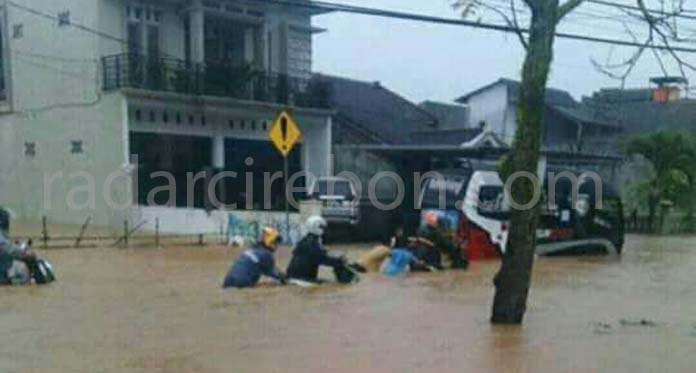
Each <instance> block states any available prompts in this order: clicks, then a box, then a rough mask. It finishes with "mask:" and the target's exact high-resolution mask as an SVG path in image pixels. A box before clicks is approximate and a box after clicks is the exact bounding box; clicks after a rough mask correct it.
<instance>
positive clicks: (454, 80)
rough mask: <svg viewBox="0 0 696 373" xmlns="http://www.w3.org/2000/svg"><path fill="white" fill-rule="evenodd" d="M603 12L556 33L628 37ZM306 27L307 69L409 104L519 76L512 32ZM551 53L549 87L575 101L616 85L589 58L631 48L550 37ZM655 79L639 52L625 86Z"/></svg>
mask: <svg viewBox="0 0 696 373" xmlns="http://www.w3.org/2000/svg"><path fill="white" fill-rule="evenodd" d="M330 1H332V2H335V3H342V4H354V5H361V6H369V7H377V8H382V9H390V10H402V11H409V12H417V13H422V14H429V15H435V16H441V17H450V18H455V17H458V16H459V14H458V13H457V12H455V11H454V10H453V9H452V8H451V7H450V6H449V5H448V4H449V1H448V0H330ZM490 1H492V2H495V1H501V0H490ZM502 1H504V0H502ZM617 1H619V0H617ZM624 1H627V0H624ZM609 14H616V13H612V11H611V9H606V8H601V7H598V6H595V5H583V6H582V7H581V8H580V9H579V10H578V11H577V13H576V14H574V15H573V17H571V18H569V19H568V20H567V21H566V22H565V23H564V24H563V26H562V30H563V31H568V32H573V33H582V34H586V35H595V36H604V37H613V38H622V39H626V40H630V36H629V35H628V34H627V33H625V32H624V31H623V26H622V25H621V23H619V22H617V21H616V20H604V21H602V20H600V19H601V17H599V16H600V15H609ZM483 17H484V18H483V20H484V21H490V22H497V21H498V20H499V19H498V18H495V15H494V14H492V13H487V14H484V15H483ZM690 22H691V23H694V21H690ZM498 23H499V22H498ZM314 25H315V26H317V27H322V28H326V29H328V31H327V32H326V33H322V34H318V35H316V36H315V38H314V70H315V71H317V72H321V73H326V74H334V75H339V76H344V77H349V78H354V79H360V80H366V81H380V82H381V83H382V84H383V85H384V86H386V87H388V88H390V89H392V90H394V91H396V92H398V93H400V94H402V95H404V96H405V97H407V98H409V99H411V100H413V101H416V102H420V101H423V100H439V101H451V100H452V99H454V98H455V97H458V96H460V95H462V94H464V93H466V92H468V91H471V90H473V89H476V88H478V87H480V86H482V85H485V84H488V83H490V82H492V81H495V80H497V79H498V78H500V77H507V78H514V79H518V78H519V70H520V67H521V63H522V58H523V54H522V52H523V49H522V48H521V46H520V44H519V41H518V40H517V38H516V36H515V35H512V34H507V35H506V34H502V33H498V32H494V31H486V30H482V29H472V28H466V27H456V26H444V25H436V24H426V23H417V22H412V21H403V20H394V19H386V18H376V17H370V16H362V15H353V14H342V13H331V14H326V15H321V16H318V17H316V18H315V20H314ZM643 29H644V27H642V26H641V25H639V24H636V25H635V27H634V32H635V33H636V34H637V35H638V36H640V35H641V32H642V30H643ZM555 50H556V57H555V62H554V64H553V68H552V74H551V80H550V85H551V86H552V87H556V88H561V89H565V90H568V91H569V92H571V94H573V96H575V97H576V98H578V99H579V98H580V97H581V96H582V95H589V94H591V93H592V92H593V91H595V90H597V89H599V88H602V87H617V86H618V84H619V83H618V82H617V81H616V80H612V79H610V78H608V77H606V76H605V75H603V74H601V73H600V72H598V71H597V70H596V69H595V68H594V67H593V66H592V63H591V58H594V59H595V60H599V61H606V60H607V59H608V58H610V57H611V58H613V59H614V61H617V60H618V59H620V57H621V56H622V55H623V56H628V55H629V54H630V53H631V51H632V50H631V49H627V48H613V49H612V48H611V47H608V46H605V45H598V44H592V43H587V42H579V41H571V40H560V39H557V43H556V49H555ZM688 58H690V59H691V60H692V61H694V60H696V58H694V57H688ZM694 62H696V61H694ZM674 71H676V70H674ZM660 75H661V70H660V69H659V66H658V65H657V63H656V62H655V59H654V58H653V57H652V55H651V54H646V56H645V58H643V60H642V62H641V63H640V64H639V65H638V66H637V67H636V69H635V71H634V72H633V73H632V74H631V77H630V79H629V80H628V82H627V86H628V87H635V86H646V85H647V84H648V79H649V78H650V77H652V76H660Z"/></svg>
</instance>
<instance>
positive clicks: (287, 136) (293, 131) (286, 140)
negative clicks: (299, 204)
mask: <svg viewBox="0 0 696 373" xmlns="http://www.w3.org/2000/svg"><path fill="white" fill-rule="evenodd" d="M269 137H270V139H271V142H272V143H273V145H275V147H276V149H277V150H278V152H280V155H282V156H283V179H284V181H285V232H286V235H288V236H289V235H290V196H289V193H290V192H289V191H290V188H289V185H288V182H289V178H290V177H289V175H288V174H289V173H290V170H289V165H288V155H290V152H291V151H292V149H293V148H294V147H295V145H297V142H298V141H300V139H301V138H302V132H301V131H300V129H299V128H298V126H297V123H295V121H294V120H293V119H292V117H291V116H290V114H288V113H287V111H283V112H281V113H280V115H278V118H276V120H275V121H274V122H273V125H272V126H271V130H270V132H269ZM288 238H289V237H285V239H288Z"/></svg>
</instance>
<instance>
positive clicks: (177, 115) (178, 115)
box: [176, 113, 181, 124]
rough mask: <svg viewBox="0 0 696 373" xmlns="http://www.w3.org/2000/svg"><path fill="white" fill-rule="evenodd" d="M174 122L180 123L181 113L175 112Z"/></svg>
mask: <svg viewBox="0 0 696 373" xmlns="http://www.w3.org/2000/svg"><path fill="white" fill-rule="evenodd" d="M176 124H181V113H176Z"/></svg>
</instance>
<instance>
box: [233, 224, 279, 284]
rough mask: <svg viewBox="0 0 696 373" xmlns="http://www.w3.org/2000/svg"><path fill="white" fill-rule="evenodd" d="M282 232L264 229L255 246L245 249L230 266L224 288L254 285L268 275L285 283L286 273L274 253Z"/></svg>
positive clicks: (268, 228)
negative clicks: (280, 269)
mask: <svg viewBox="0 0 696 373" xmlns="http://www.w3.org/2000/svg"><path fill="white" fill-rule="evenodd" d="M279 241H280V234H279V233H278V230H276V229H274V228H270V227H266V228H264V229H263V231H262V233H261V238H260V239H259V241H258V242H257V243H256V245H254V247H253V248H251V249H249V250H245V251H244V252H242V254H241V255H240V256H239V258H237V260H236V261H235V263H234V264H233V265H232V267H230V270H229V272H228V273H227V276H225V281H224V283H223V285H222V287H223V288H231V287H234V288H248V287H254V286H256V284H257V283H258V282H259V280H260V279H261V275H266V276H268V277H271V278H273V279H275V280H276V281H279V282H280V283H281V284H285V275H284V274H283V273H282V272H280V271H279V270H278V268H277V267H276V265H275V259H274V258H273V254H274V253H275V252H276V250H277V249H278V242H279Z"/></svg>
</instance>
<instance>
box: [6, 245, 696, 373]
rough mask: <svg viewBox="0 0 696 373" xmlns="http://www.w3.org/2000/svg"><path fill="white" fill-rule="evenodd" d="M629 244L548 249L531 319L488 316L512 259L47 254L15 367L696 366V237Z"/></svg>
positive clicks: (15, 303)
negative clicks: (44, 277)
mask: <svg viewBox="0 0 696 373" xmlns="http://www.w3.org/2000/svg"><path fill="white" fill-rule="evenodd" d="M626 246H627V247H626V249H625V253H624V256H623V257H622V258H621V259H616V258H611V257H598V258H542V259H540V260H538V261H537V266H536V270H535V274H534V285H533V289H532V293H531V299H530V307H529V312H528V314H527V319H526V322H525V325H524V326H523V327H521V328H517V327H493V326H491V325H490V324H489V323H488V315H489V308H490V302H491V300H492V291H493V288H492V285H491V279H492V277H493V275H494V273H495V271H496V270H497V267H498V263H497V262H488V263H475V264H474V265H473V266H472V268H471V269H470V270H469V271H467V272H444V273H437V274H419V275H411V276H409V277H405V278H401V279H396V280H394V279H386V278H383V277H381V276H379V275H368V276H364V278H363V281H362V282H361V283H360V284H357V285H353V286H334V285H331V286H325V287H322V288H312V289H303V288H297V287H286V288H283V287H275V286H269V285H265V286H261V287H259V288H257V289H253V290H245V291H239V290H236V291H235V290H229V291H224V290H222V289H220V282H221V281H222V277H223V276H224V273H225V271H226V269H227V267H228V265H229V262H230V260H231V259H232V257H233V256H234V253H233V252H232V251H231V250H229V249H224V248H189V249H184V248H177V249H163V250H117V249H104V250H85V251H52V252H48V253H42V254H43V255H44V256H45V257H47V258H48V259H49V260H50V261H51V262H52V263H53V265H54V267H55V268H56V271H57V274H58V276H59V282H57V283H55V284H52V285H50V286H47V287H43V288H39V287H30V288H2V289H0V300H1V301H0V332H1V335H2V339H3V342H2V343H0V372H47V371H50V372H90V373H92V372H609V371H611V372H693V371H694V370H695V369H696V275H695V274H694V273H696V271H695V269H696V238H674V237H672V238H664V237H656V238H646V237H638V236H631V237H629V238H628V242H627V245H626ZM284 251H285V252H284V253H283V254H284V255H283V258H282V259H283V261H285V260H286V259H287V250H284ZM327 275H328V274H327Z"/></svg>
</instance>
